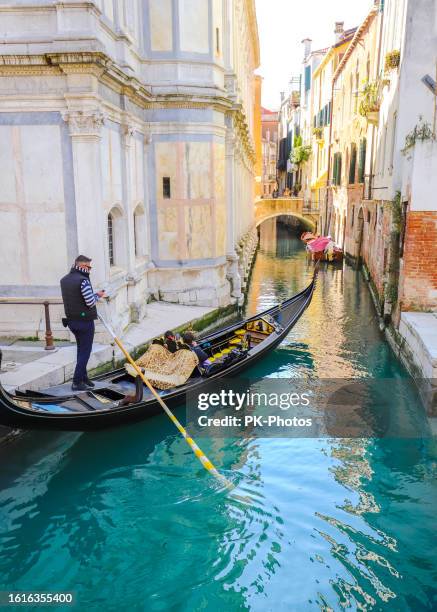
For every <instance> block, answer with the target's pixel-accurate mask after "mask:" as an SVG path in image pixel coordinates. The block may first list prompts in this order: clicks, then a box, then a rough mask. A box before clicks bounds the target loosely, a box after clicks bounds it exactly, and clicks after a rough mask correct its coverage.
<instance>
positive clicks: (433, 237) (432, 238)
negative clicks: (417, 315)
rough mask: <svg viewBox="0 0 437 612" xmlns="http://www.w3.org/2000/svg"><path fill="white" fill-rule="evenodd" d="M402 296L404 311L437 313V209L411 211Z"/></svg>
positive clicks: (401, 282) (401, 279)
mask: <svg viewBox="0 0 437 612" xmlns="http://www.w3.org/2000/svg"><path fill="white" fill-rule="evenodd" d="M399 297H400V308H401V310H419V311H420V310H422V311H423V310H425V311H434V312H437V211H430V212H415V211H410V212H408V214H407V226H406V232H405V245H404V256H403V262H402V267H401V275H400V282H399Z"/></svg>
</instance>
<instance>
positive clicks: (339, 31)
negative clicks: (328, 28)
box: [334, 21, 344, 44]
mask: <svg viewBox="0 0 437 612" xmlns="http://www.w3.org/2000/svg"><path fill="white" fill-rule="evenodd" d="M334 34H335V44H337V43H338V42H340V40H341V39H342V38H343V35H344V21H336V22H335V29H334Z"/></svg>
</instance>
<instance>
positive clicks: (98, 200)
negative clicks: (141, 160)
mask: <svg viewBox="0 0 437 612" xmlns="http://www.w3.org/2000/svg"><path fill="white" fill-rule="evenodd" d="M63 119H64V121H66V122H67V124H68V129H69V134H70V137H71V145H72V151H73V169H72V171H73V173H74V191H75V201H76V220H77V233H78V248H79V252H80V253H81V254H85V255H88V256H89V257H92V259H93V269H94V270H93V279H94V283H95V284H96V285H100V284H101V283H103V282H104V279H105V278H107V277H108V276H109V274H108V272H109V263H108V257H107V244H106V243H107V240H106V222H105V212H104V210H103V201H102V190H101V161H100V139H101V130H102V126H103V123H104V120H105V118H104V115H103V114H102V113H101V112H100V110H79V109H74V110H68V111H66V112H65V113H63Z"/></svg>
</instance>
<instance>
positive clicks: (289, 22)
mask: <svg viewBox="0 0 437 612" xmlns="http://www.w3.org/2000/svg"><path fill="white" fill-rule="evenodd" d="M255 1H256V13H257V20H258V32H259V39H260V51H261V65H260V67H259V69H258V70H257V71H256V72H257V73H258V74H260V75H261V76H262V77H263V86H262V105H263V106H264V107H265V108H269V109H271V110H277V109H278V107H279V101H280V92H281V91H286V90H287V87H288V81H289V80H290V78H291V76H292V75H298V74H299V73H300V70H301V63H302V59H303V58H302V56H303V45H302V44H301V41H302V39H304V38H311V39H312V41H313V42H312V49H313V50H315V49H321V48H325V47H329V46H330V45H331V44H332V43H333V41H334V24H335V22H336V21H344V28H345V30H347V29H349V28H353V27H355V26H357V25H359V24H360V23H361V21H362V20H363V19H364V17H365V16H366V14H367V12H368V11H369V10H370V8H371V7H372V5H373V1H372V0H255Z"/></svg>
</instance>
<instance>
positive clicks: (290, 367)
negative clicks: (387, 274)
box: [0, 223, 437, 611]
mask: <svg viewBox="0 0 437 612" xmlns="http://www.w3.org/2000/svg"><path fill="white" fill-rule="evenodd" d="M311 273H312V269H311V267H310V266H309V265H308V264H307V261H306V258H305V254H304V252H303V250H302V248H301V245H300V243H299V242H298V241H297V240H296V239H290V238H289V236H288V235H287V234H283V233H280V234H279V235H276V230H275V226H274V224H272V223H270V224H268V225H267V226H264V227H263V229H262V240H261V248H260V251H259V253H258V256H257V260H256V263H255V266H254V269H253V275H252V281H251V289H250V291H249V295H248V305H247V309H248V311H249V312H251V313H252V312H256V311H257V310H262V309H264V308H265V307H266V306H269V305H270V304H273V303H276V302H277V301H278V300H279V299H282V298H285V297H287V296H289V295H291V294H292V293H294V292H296V291H298V290H299V289H301V288H302V287H303V286H304V285H305V284H306V283H307V281H308V279H309V278H310V276H311ZM251 374H252V375H255V374H256V375H263V376H266V377H294V376H309V377H336V376H343V377H347V376H358V377H363V376H369V375H370V376H375V377H380V378H399V377H406V376H407V374H406V372H405V371H404V370H403V369H402V367H401V366H400V365H399V363H398V362H397V361H396V359H395V358H394V356H393V355H392V353H391V352H390V349H389V347H388V346H387V344H386V343H385V341H384V339H383V337H382V336H381V334H380V332H379V330H378V325H377V319H376V317H375V313H374V309H373V307H372V303H371V299H370V296H369V294H368V291H367V287H366V286H365V284H364V282H363V281H362V280H361V277H360V276H359V274H357V273H356V272H355V271H353V270H351V269H349V268H344V269H341V268H329V269H322V270H321V272H320V277H319V283H318V287H317V292H316V294H315V296H314V300H313V302H312V304H311V306H310V308H309V310H308V311H307V313H306V314H305V315H304V317H303V318H302V319H301V320H300V322H299V323H298V325H297V326H296V327H295V329H294V330H293V331H292V332H291V333H290V335H289V336H288V338H287V339H286V341H285V342H284V343H283V344H282V345H281V346H280V347H279V348H278V349H276V350H275V351H274V353H272V354H271V356H270V357H269V358H267V359H265V360H264V361H263V362H262V363H260V364H259V365H257V366H256V368H254V370H253V371H252V372H251ZM391 408H392V410H393V411H394V412H395V413H396V410H397V407H396V405H393V406H392V407H391ZM409 409H410V410H411V411H412V412H414V411H416V410H419V406H418V405H415V404H414V402H412V403H411V404H410V406H409ZM403 410H405V408H403ZM182 412H183V411H182ZM400 416H401V415H400ZM201 446H202V447H203V448H204V450H205V451H206V453H207V454H208V455H209V456H210V457H211V459H212V460H213V461H214V463H215V464H216V465H217V467H219V468H220V469H221V470H223V472H224V473H225V474H226V475H227V476H229V477H230V478H232V480H233V481H234V482H235V483H237V484H238V487H237V492H238V493H239V494H240V496H241V497H235V496H233V495H230V494H229V493H227V492H225V491H223V490H222V489H221V488H220V486H219V485H217V484H216V482H215V481H214V479H213V478H211V477H210V476H209V475H208V474H207V473H206V472H205V471H203V470H202V468H201V467H200V465H199V464H198V463H197V462H196V461H195V460H194V459H193V456H192V454H191V451H190V450H189V449H188V447H187V446H186V444H185V442H183V441H182V440H181V439H180V437H179V435H177V434H176V433H175V431H174V429H173V426H172V425H171V424H170V423H169V422H168V420H167V418H166V417H165V416H162V417H157V418H153V419H150V420H147V421H144V422H143V423H140V424H136V425H133V426H126V427H123V428H120V429H117V430H111V431H104V432H99V433H92V434H91V433H90V434H76V433H64V434H55V433H51V434H49V433H32V434H28V435H27V436H26V437H24V438H22V439H21V440H19V441H18V442H16V443H15V444H12V445H10V446H8V447H7V448H3V449H2V450H1V456H0V460H1V477H0V547H1V550H0V590H15V591H17V590H25V591H44V592H47V591H50V592H53V591H58V590H62V591H64V592H65V591H73V592H75V594H76V600H77V602H78V603H77V606H78V608H77V609H81V610H101V609H106V610H175V611H176V610H177V611H179V610H183V611H185V610H226V611H234V610H262V611H266V610H275V611H282V610H287V611H289V610H298V611H301V610H396V611H398V610H400V611H403V610H414V611H418V610H431V609H436V607H437V601H436V591H435V585H434V583H433V579H435V573H434V572H435V559H434V555H435V546H434V545H435V539H434V529H435V511H436V484H435V481H434V480H433V472H434V471H435V464H436V453H435V448H434V447H433V445H432V444H431V442H430V441H429V440H426V439H422V440H418V439H409V440H401V439H390V440H382V439H328V438H326V439H246V440H241V439H238V440H237V439H227V440H213V439H207V438H203V439H202V440H201ZM28 609H29V608H28Z"/></svg>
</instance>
